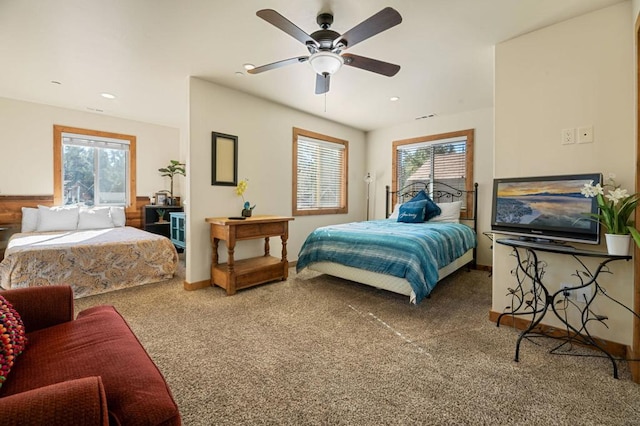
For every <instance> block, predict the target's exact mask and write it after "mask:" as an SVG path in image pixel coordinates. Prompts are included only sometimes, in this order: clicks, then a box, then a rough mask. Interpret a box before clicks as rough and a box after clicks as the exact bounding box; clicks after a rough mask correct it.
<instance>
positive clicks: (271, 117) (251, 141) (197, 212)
mask: <svg viewBox="0 0 640 426" xmlns="http://www.w3.org/2000/svg"><path fill="white" fill-rule="evenodd" d="M189 104H190V129H189V132H190V134H189V147H188V150H189V174H190V177H189V183H188V185H189V187H188V194H189V196H188V197H187V210H188V211H187V213H188V215H187V217H188V229H187V232H188V235H187V251H186V253H187V277H186V280H187V282H189V283H195V282H200V281H204V280H208V279H209V277H210V266H211V242H210V239H209V225H208V224H207V223H205V218H207V217H228V216H238V215H239V214H240V211H241V209H242V199H241V198H240V197H238V196H237V195H236V194H235V187H230V186H212V185H211V132H212V131H216V132H220V133H226V134H231V135H235V136H238V149H239V153H238V179H239V180H240V179H243V178H247V179H249V185H248V189H247V191H246V192H245V195H244V196H245V199H246V200H248V201H250V202H251V204H252V205H253V204H256V208H255V210H254V214H269V215H279V216H291V212H292V204H291V203H292V161H293V159H292V146H293V145H292V129H293V127H299V128H303V129H306V130H310V131H313V132H317V133H321V134H325V135H328V136H332V137H336V138H339V139H345V140H347V141H349V189H348V190H349V199H348V203H349V204H348V205H349V212H348V214H342V215H319V216H297V217H296V218H295V220H294V221H293V222H290V223H289V240H288V243H287V251H288V256H287V257H288V259H289V260H290V261H291V260H296V259H297V257H298V252H299V250H300V247H301V246H302V243H303V242H304V240H305V238H306V237H307V235H308V234H309V233H310V232H311V231H313V230H314V229H315V228H317V227H319V226H323V225H327V224H333V223H342V222H351V221H358V220H363V219H364V217H365V211H364V203H363V199H362V198H361V197H360V196H359V195H360V194H364V181H363V176H364V173H365V171H364V155H365V143H364V141H365V136H364V132H362V131H360V130H356V129H353V128H350V127H346V126H343V125H340V124H336V123H334V122H331V121H328V120H323V119H322V118H318V117H315V116H311V115H309V114H306V113H302V112H299V111H296V110H293V109H290V108H287V107H284V106H281V105H278V104H274V103H272V102H268V101H265V100H263V99H260V98H256V97H253V96H250V95H247V94H244V93H242V92H238V91H235V90H232V89H228V88H225V87H223V86H220V85H217V84H213V83H210V82H206V81H203V80H200V79H198V78H192V79H191V82H190V101H189ZM276 240H277V241H276ZM270 242H271V253H272V255H277V254H279V253H280V250H281V245H280V241H279V239H275V238H274V239H271V241H270ZM221 246H224V244H221ZM262 248H263V242H262V241H243V242H240V243H239V244H238V245H237V246H236V253H235V255H236V258H237V259H243V258H247V257H251V256H254V255H260V254H262V253H261V251H262ZM218 251H219V254H220V258H221V259H220V261H221V262H223V261H226V256H227V254H226V250H225V249H224V248H223V247H221V248H219V250H218Z"/></svg>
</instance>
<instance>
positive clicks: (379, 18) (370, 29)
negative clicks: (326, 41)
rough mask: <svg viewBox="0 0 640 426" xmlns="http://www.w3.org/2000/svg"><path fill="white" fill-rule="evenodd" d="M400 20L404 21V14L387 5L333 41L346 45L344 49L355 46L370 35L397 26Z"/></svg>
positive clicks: (335, 44)
mask: <svg viewBox="0 0 640 426" xmlns="http://www.w3.org/2000/svg"><path fill="white" fill-rule="evenodd" d="M400 22H402V16H400V13H398V11H397V10H395V9H394V8H392V7H385V8H384V9H382V10H381V11H380V12H378V13H376V14H375V15H373V16H371V17H370V18H369V19H365V20H364V21H362V22H361V23H359V24H358V25H356V26H355V27H353V28H351V29H350V30H349V31H347V32H346V33H344V34H342V35H341V36H340V37H338V38H337V39H335V40H334V41H333V46H334V47H336V46H338V45H339V44H341V43H342V44H344V45H345V47H343V49H346V48H348V47H353V46H354V45H356V44H357V43H360V42H361V41H363V40H366V39H368V38H369V37H373V36H374V35H376V34H378V33H381V32H383V31H386V30H388V29H389V28H391V27H395V26H396V25H398V24H399V23H400Z"/></svg>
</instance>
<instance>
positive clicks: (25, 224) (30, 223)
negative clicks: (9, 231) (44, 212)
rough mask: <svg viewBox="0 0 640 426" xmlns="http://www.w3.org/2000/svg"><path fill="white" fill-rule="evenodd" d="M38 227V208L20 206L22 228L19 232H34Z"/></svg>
mask: <svg viewBox="0 0 640 426" xmlns="http://www.w3.org/2000/svg"><path fill="white" fill-rule="evenodd" d="M36 228H38V209H36V208H33V207H23V208H22V228H21V229H20V232H34V231H35V230H36Z"/></svg>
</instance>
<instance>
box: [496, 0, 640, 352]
mask: <svg viewBox="0 0 640 426" xmlns="http://www.w3.org/2000/svg"><path fill="white" fill-rule="evenodd" d="M631 13H632V9H631V3H630V2H624V3H620V4H618V5H615V6H612V7H609V8H606V9H602V10H600V11H596V12H593V13H589V14H587V15H583V16H581V17H577V18H575V19H571V20H569V21H565V22H563V23H560V24H557V25H553V26H551V27H547V28H544V29H542V30H539V31H535V32H533V33H529V34H526V35H524V36H521V37H518V38H516V39H513V40H510V41H507V42H505V43H502V44H499V45H497V46H496V68H495V80H496V87H495V160H494V167H495V177H512V176H537V175H551V174H566V173H579V172H594V171H595V172H602V173H604V174H605V176H606V175H607V174H608V173H609V172H613V173H615V174H616V175H617V177H618V181H619V183H621V184H622V185H623V187H625V188H628V189H630V190H632V189H633V187H634V176H635V142H634V122H635V118H634V115H635V107H634V94H633V88H634V69H635V66H634V63H633V24H632V19H631ZM581 126H593V133H594V143H591V144H574V145H561V144H560V134H561V130H562V129H564V128H577V127H581ZM587 248H594V247H592V246H589V247H587ZM595 248H596V249H600V250H605V247H604V246H602V247H595ZM509 253H510V250H508V249H507V248H506V247H505V246H501V245H499V244H496V245H495V247H494V252H493V254H494V275H493V308H492V309H493V310H494V311H498V312H502V310H503V309H504V307H505V306H507V305H509V300H508V298H507V297H506V294H507V293H508V290H507V288H508V287H513V282H514V280H513V277H512V276H511V275H510V270H511V269H512V268H513V266H514V258H513V257H510V256H509ZM544 260H546V261H547V262H548V272H547V275H545V282H547V284H548V286H549V287H550V289H551V290H557V289H559V288H560V283H561V282H569V283H571V282H574V281H575V280H574V279H573V281H572V277H571V276H570V274H571V273H572V272H574V271H575V268H576V267H577V265H575V262H572V261H571V258H570V257H568V256H561V255H545V256H544ZM590 263H591V264H592V263H593V262H590ZM612 270H613V272H614V274H613V275H610V276H606V277H603V279H602V282H601V284H603V286H604V287H605V288H607V290H609V292H610V294H611V295H612V296H613V297H615V298H616V299H618V300H620V301H622V302H623V303H625V304H626V305H627V306H632V290H633V276H632V272H633V271H632V262H627V263H624V262H617V263H614V264H613V265H612ZM595 309H596V311H597V313H599V314H604V315H608V316H609V317H610V321H609V326H610V329H609V330H607V329H605V328H604V327H600V328H598V329H597V331H596V332H595V334H596V335H599V336H600V337H604V338H607V339H609V340H613V341H617V342H620V343H626V344H629V343H631V338H632V333H631V330H632V324H631V320H632V318H631V315H630V314H628V313H624V312H622V310H620V309H619V308H618V307H616V306H615V305H613V304H612V303H600V304H598V306H596V308H595Z"/></svg>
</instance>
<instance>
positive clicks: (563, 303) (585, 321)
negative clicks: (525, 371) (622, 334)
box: [496, 238, 640, 379]
mask: <svg viewBox="0 0 640 426" xmlns="http://www.w3.org/2000/svg"><path fill="white" fill-rule="evenodd" d="M496 243H498V244H502V245H505V246H510V247H512V248H513V254H512V255H513V256H515V257H516V259H517V266H516V267H515V268H514V269H513V270H512V271H511V273H512V275H514V276H515V277H516V286H515V288H509V294H508V295H510V296H511V300H512V302H511V306H509V307H507V308H505V311H504V312H503V313H502V314H500V316H498V319H497V321H496V325H497V326H498V327H499V326H500V321H501V320H502V317H503V316H505V315H511V316H513V317H515V316H521V315H529V316H531V322H530V323H529V326H528V327H527V328H526V329H525V330H524V331H522V332H521V333H520V335H519V336H518V340H517V341H516V351H515V361H519V357H520V343H521V342H522V339H524V338H527V339H528V338H531V337H541V336H544V337H551V338H554V339H558V340H560V341H561V343H560V344H559V345H558V346H556V347H554V348H553V349H551V351H550V352H551V353H555V354H563V355H577V356H602V357H607V358H609V360H610V361H611V364H612V366H613V377H615V378H616V379H617V378H618V366H617V363H616V361H617V360H618V359H616V358H615V357H614V356H613V355H612V354H611V353H610V352H609V351H607V349H606V347H605V345H604V344H603V342H602V340H600V339H598V338H596V337H593V336H592V335H591V333H590V331H589V326H590V325H591V323H592V322H593V321H595V322H599V323H602V324H604V325H605V326H607V325H606V320H608V317H607V316H605V315H598V314H596V313H595V312H594V311H593V301H594V300H595V299H596V297H598V298H602V297H606V298H608V299H609V300H611V301H613V302H615V303H616V304H617V305H619V306H621V307H622V308H624V309H626V310H627V311H629V312H631V313H633V315H635V316H636V317H637V318H640V316H639V315H638V314H637V313H635V312H634V311H633V310H631V309H630V308H628V307H627V306H625V305H623V304H622V303H620V302H619V301H617V300H615V299H614V298H612V297H611V296H609V295H608V294H607V292H606V289H604V288H602V287H601V286H600V284H599V283H598V276H599V275H600V273H611V271H610V270H609V267H608V264H609V263H611V262H614V261H616V260H630V259H631V256H616V255H611V254H608V253H606V252H601V251H593V250H581V249H577V248H575V247H572V246H567V245H562V244H553V243H551V244H549V243H541V242H536V241H527V240H516V239H507V238H504V239H498V240H496ZM538 252H548V253H557V254H564V255H569V256H571V257H572V258H573V259H575V260H576V261H577V263H578V265H579V267H578V269H577V270H576V272H575V273H574V274H572V275H574V276H575V277H577V278H578V280H579V282H580V284H579V285H576V286H573V287H565V288H560V289H559V290H557V291H555V292H554V293H551V292H550V291H549V289H548V288H547V286H546V285H545V284H544V282H543V281H542V279H543V277H544V275H545V271H546V269H547V266H548V265H547V263H546V262H544V261H540V260H538ZM583 257H592V258H593V257H595V258H600V259H602V261H601V262H600V263H599V265H598V266H597V267H596V268H595V270H593V271H591V270H589V268H587V266H586V265H585V263H584V262H583V261H582V259H581V258H583ZM557 287H560V285H558V286H557ZM587 287H591V289H592V292H591V297H589V298H587V297H584V300H582V301H581V302H582V303H581V304H578V303H576V302H575V301H573V300H571V299H569V298H568V297H567V296H566V295H567V294H568V292H571V291H576V290H579V289H584V288H587ZM574 294H575V293H574ZM569 310H571V311H577V312H578V313H579V317H580V319H581V320H580V323H579V324H572V323H571V322H570V321H569V319H568V318H569V315H568V311H569ZM549 311H551V312H553V314H554V315H555V316H556V317H557V318H558V319H559V320H560V322H561V323H562V324H563V326H564V328H565V329H564V330H556V331H559V332H560V334H558V333H554V334H553V335H550V334H549V333H548V332H545V330H543V328H544V327H541V326H540V322H541V321H542V319H543V318H544V317H545V315H546V314H547V313H548V312H549ZM575 322H576V321H574V323H575ZM607 327H608V326H607ZM574 343H575V344H578V345H581V346H587V347H591V348H593V349H595V350H596V351H599V352H600V355H579V354H572V353H568V352H567V351H568V350H570V349H571V345H572V344H574ZM563 349H564V350H563ZM561 350H563V351H561Z"/></svg>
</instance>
